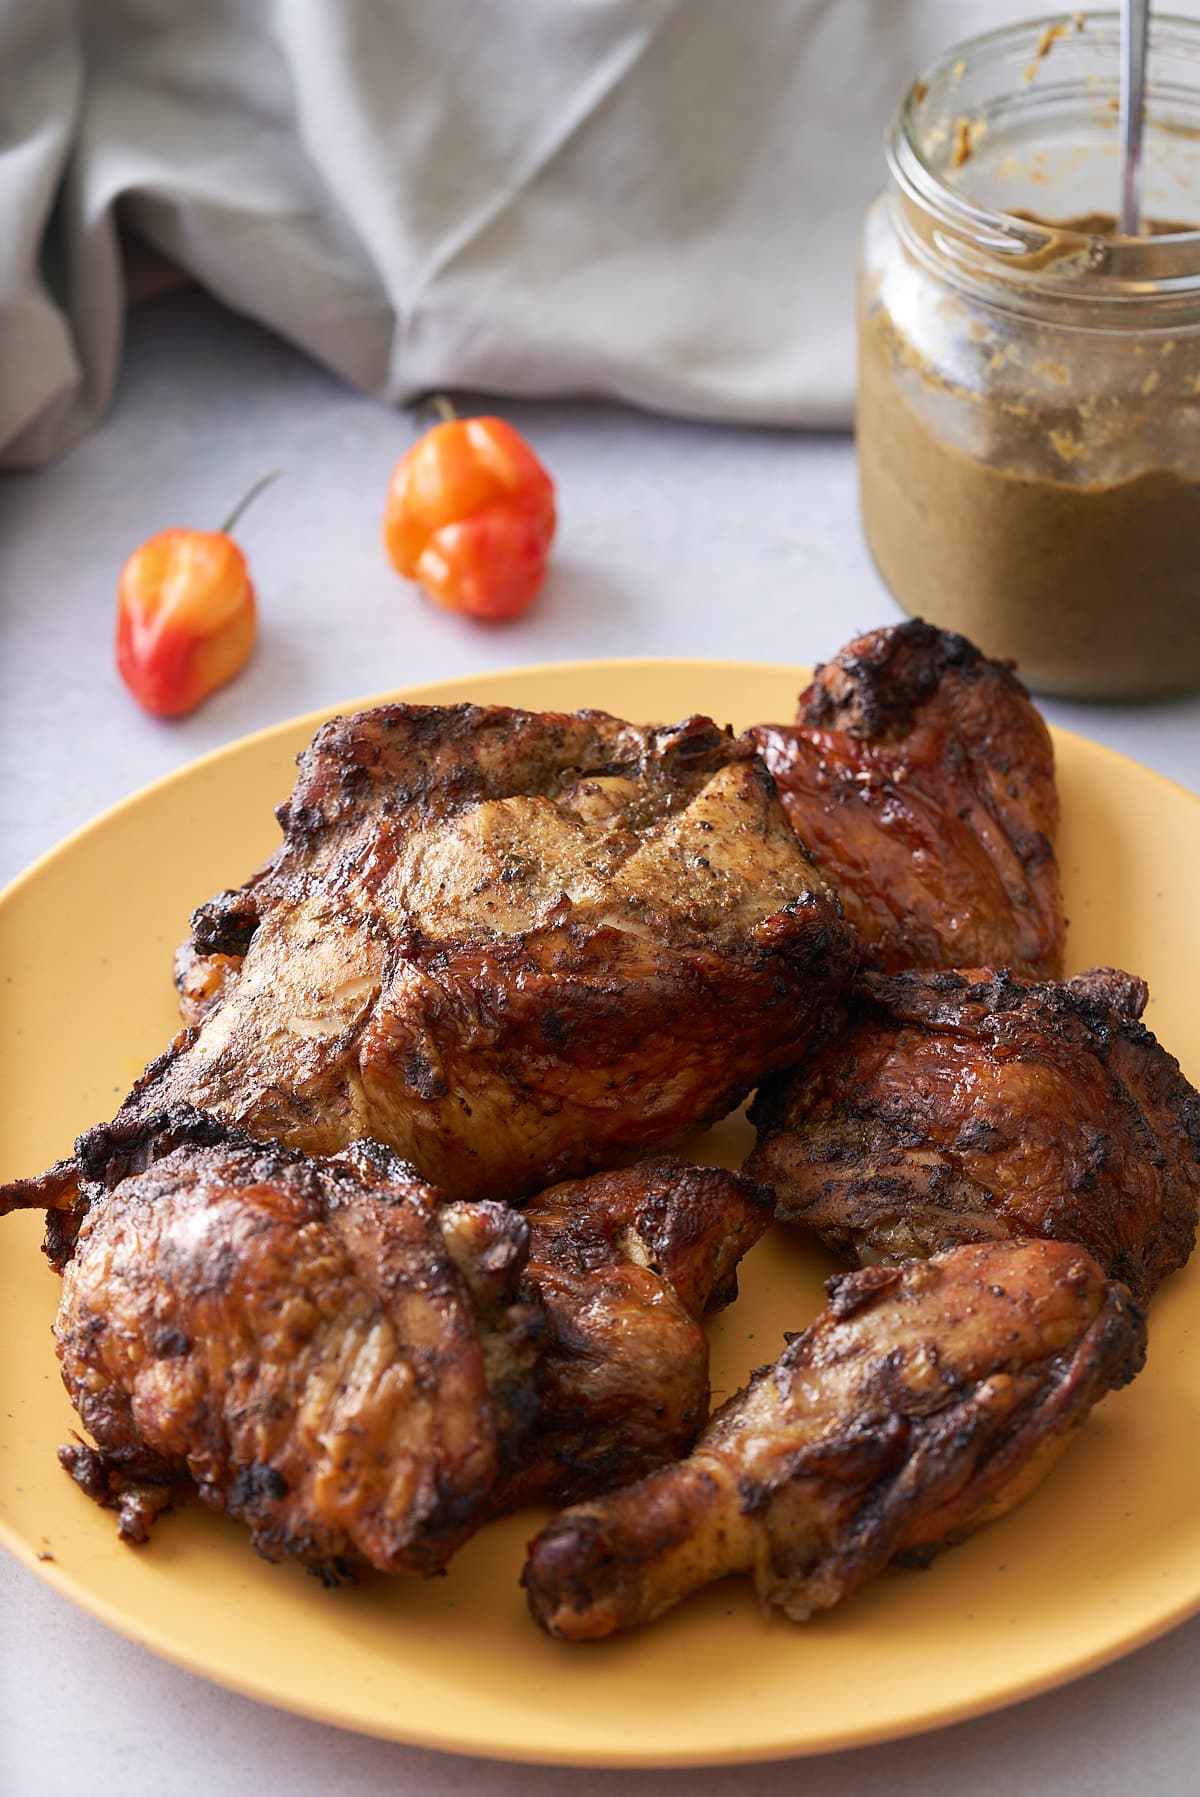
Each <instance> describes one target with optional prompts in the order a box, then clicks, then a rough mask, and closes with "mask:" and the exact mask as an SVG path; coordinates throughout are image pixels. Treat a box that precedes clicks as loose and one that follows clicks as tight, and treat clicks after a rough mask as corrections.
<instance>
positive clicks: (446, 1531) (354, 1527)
mask: <svg viewBox="0 0 1200 1797" xmlns="http://www.w3.org/2000/svg"><path fill="white" fill-rule="evenodd" d="M177 1115H178V1114H177ZM195 1132H196V1135H197V1137H198V1138H199V1140H198V1141H193V1142H190V1143H189V1142H188V1141H187V1140H186V1137H187V1134H188V1123H187V1119H186V1118H185V1119H184V1122H183V1124H182V1126H178V1127H176V1128H175V1129H174V1137H175V1140H176V1141H177V1142H178V1144H179V1145H177V1146H174V1147H170V1145H169V1142H167V1141H162V1140H160V1142H159V1144H158V1145H159V1146H160V1147H167V1148H168V1152H166V1153H165V1154H164V1155H163V1157H162V1158H161V1159H153V1158H151V1157H152V1154H153V1148H151V1149H150V1150H149V1151H148V1153H146V1154H145V1158H147V1159H148V1162H149V1164H147V1165H146V1166H145V1168H144V1170H142V1171H140V1172H132V1173H127V1174H126V1175H125V1177H123V1178H120V1177H117V1183H116V1184H115V1186H114V1187H113V1189H111V1190H105V1189H104V1188H103V1187H100V1186H96V1187H90V1188H88V1187H85V1191H84V1198H85V1200H89V1199H90V1201H91V1205H90V1210H89V1211H88V1214H87V1215H86V1216H85V1218H84V1220H83V1222H82V1225H81V1227H80V1228H79V1232H78V1239H77V1240H76V1242H75V1244H74V1249H73V1252H71V1251H68V1252H69V1258H68V1259H67V1261H66V1264H65V1266H64V1269H63V1290H62V1300H61V1304H60V1307H59V1313H58V1321H57V1324H56V1336H57V1341H58V1352H59V1358H60V1361H61V1366H62V1375H63V1380H64V1382H65V1384H66V1387H67V1390H68V1392H69V1393H70V1395H71V1398H72V1400H73V1402H74V1403H75V1405H76V1407H77V1409H78V1411H79V1415H80V1417H81V1419H82V1422H83V1424H84V1426H85V1428H86V1429H87V1430H88V1432H89V1433H90V1434H91V1436H92V1438H93V1440H94V1441H95V1443H96V1451H93V1450H91V1449H88V1448H82V1447H80V1448H73V1449H66V1450H64V1451H63V1454H62V1456H61V1457H62V1459H63V1461H64V1464H65V1465H66V1466H67V1467H68V1469H69V1470H71V1471H72V1472H73V1473H74V1475H75V1476H76V1478H77V1479H78V1480H79V1482H80V1483H81V1484H82V1485H83V1486H84V1488H85V1489H86V1490H88V1491H90V1492H91V1494H92V1495H93V1496H95V1497H97V1498H99V1499H100V1500H101V1501H107V1502H112V1503H114V1504H115V1505H116V1506H117V1508H118V1509H119V1510H120V1512H121V1522H122V1532H123V1533H124V1534H125V1535H126V1536H127V1537H129V1538H133V1539H140V1538H144V1533H145V1527H146V1524H147V1521H148V1519H149V1517H150V1515H152V1513H153V1511H154V1509H156V1508H162V1507H163V1503H164V1501H165V1498H166V1496H167V1495H169V1490H170V1486H171V1484H172V1482H176V1481H180V1480H187V1481H191V1482H193V1483H194V1484H195V1486H196V1488H197V1489H198V1491H199V1493H200V1496H201V1497H202V1498H204V1499H205V1500H206V1501H207V1502H208V1503H210V1504H213V1505H214V1506H215V1507H217V1508H218V1509H222V1510H225V1511H228V1512H229V1514H231V1515H233V1516H236V1517H239V1518H241V1519H242V1520H243V1521H244V1522H245V1523H246V1524H247V1525H248V1526H249V1528H250V1530H251V1532H252V1537H253V1541H254V1545H255V1547H256V1548H257V1549H258V1551H259V1552H260V1553H261V1554H263V1555H265V1556H266V1557H267V1558H268V1559H272V1560H282V1559H285V1558H292V1559H297V1560H300V1561H302V1562H304V1563H305V1564H307V1565H308V1566H309V1567H310V1568H311V1569H312V1570H313V1571H315V1572H317V1573H318V1574H320V1575H321V1576H322V1577H324V1578H325V1579H327V1580H332V1579H336V1578H338V1577H340V1576H343V1575H344V1574H345V1573H346V1572H347V1571H348V1570H349V1569H351V1568H353V1566H355V1565H356V1564H363V1563H366V1564H369V1565H372V1566H375V1567H378V1568H380V1569H381V1570H383V1571H387V1572H407V1571H418V1572H431V1571H436V1570H437V1569H438V1568H439V1567H441V1566H442V1565H444V1563H445V1562H446V1560H447V1559H448V1558H449V1556H450V1555H451V1553H452V1552H453V1551H454V1549H455V1548H456V1547H457V1546H458V1545H459V1544H460V1543H461V1541H462V1540H463V1539H464V1538H465V1537H466V1535H467V1534H469V1533H470V1532H471V1530H472V1529H473V1528H474V1527H475V1526H476V1525H477V1524H478V1523H479V1522H480V1521H482V1520H483V1518H484V1516H485V1515H486V1514H487V1512H488V1510H489V1508H490V1505H491V1502H492V1497H493V1492H494V1487H495V1483H496V1480H497V1477H498V1475H499V1473H500V1471H501V1467H502V1462H503V1459H504V1455H505V1452H506V1450H507V1449H508V1448H510V1447H512V1446H515V1440H511V1439H509V1438H510V1437H515V1436H516V1435H518V1434H519V1432H520V1430H521V1429H522V1428H523V1427H524V1426H525V1425H526V1424H527V1423H528V1421H529V1419H530V1418H531V1417H532V1414H533V1410H534V1404H535V1387H534V1381H533V1370H534V1360H535V1357H536V1351H537V1337H538V1334H539V1333H540V1329H541V1318H540V1314H539V1313H538V1312H537V1311H536V1310H534V1309H533V1308H531V1307H530V1306H529V1305H528V1304H527V1303H518V1302H517V1301H516V1294H517V1285H518V1280H519V1277H520V1273H521V1268H522V1264H523V1261H524V1258H525V1251H526V1237H527V1230H526V1226H525V1224H524V1222H523V1221H522V1220H521V1219H520V1217H519V1216H518V1215H517V1214H516V1213H515V1212H513V1211H510V1210H508V1209H506V1207H504V1206H503V1205H499V1204H495V1203H487V1204H475V1205H468V1204H459V1205H454V1206H449V1207H447V1208H445V1209H440V1208H439V1206H438V1204H437V1200H436V1195H435V1194H434V1193H432V1192H431V1191H430V1190H429V1188H428V1187H427V1186H425V1185H423V1184H421V1183H420V1182H419V1181H418V1180H417V1178H416V1175H415V1174H414V1173H413V1171H412V1169H411V1168H406V1167H404V1166H403V1164H402V1163H400V1162H399V1161H398V1160H397V1159H396V1157H395V1156H393V1155H391V1154H389V1153H388V1152H387V1151H386V1150H383V1149H380V1148H379V1147H377V1146H376V1145H375V1144H359V1145H356V1146H355V1147H354V1148H352V1149H349V1150H347V1151H346V1153H345V1154H343V1155H341V1156H339V1157H337V1158H336V1159H332V1160H326V1161H313V1160H307V1159H305V1158H303V1157H301V1156H299V1155H295V1154H287V1153H285V1152H281V1151H280V1150H279V1149H278V1148H275V1147H273V1146H263V1145H259V1144H256V1143H251V1142H249V1141H248V1140H247V1139H246V1138H244V1137H243V1138H241V1139H240V1140H239V1139H235V1138H230V1139H229V1140H226V1141H216V1142H212V1141H210V1142H207V1143H206V1142H205V1136H206V1134H207V1135H211V1123H210V1121H209V1120H207V1119H197V1120H196V1122H195ZM132 1152H133V1153H134V1154H137V1153H138V1152H139V1150H137V1149H134V1150H132ZM113 1171H114V1175H117V1176H119V1174H120V1172H121V1167H120V1165H119V1163H115V1164H114V1168H113ZM155 1494H157V1496H156V1495H155Z"/></svg>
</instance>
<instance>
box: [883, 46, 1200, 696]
mask: <svg viewBox="0 0 1200 1797" xmlns="http://www.w3.org/2000/svg"><path fill="white" fill-rule="evenodd" d="M1118 44H1119V30H1118V21H1117V17H1116V15H1115V14H1100V15H1084V14H1073V15H1071V16H1069V17H1067V18H1065V19H1060V20H1057V21H1049V22H1045V23H1040V24H1034V25H1024V26H1018V27H1012V28H1008V29H1005V30H1002V31H997V32H993V33H991V34H989V35H988V36H985V37H981V38H977V39H975V40H973V41H972V42H970V43H967V44H964V45H961V46H959V47H958V48H957V49H955V50H952V51H951V52H949V53H948V55H946V56H945V57H943V58H942V60H941V61H940V62H938V63H937V64H936V66H934V67H933V68H931V69H930V70H929V71H927V73H926V74H924V75H923V76H921V77H920V78H919V79H918V80H917V81H916V82H914V84H913V86H912V87H911V88H910V90H909V92H908V95H907V96H906V98H905V100H904V101H903V103H902V105H901V107H900V110H899V112H898V113H897V116H896V118H895V120H894V122H893V124H892V127H891V129H890V132H889V135H888V144H887V148H888V168H889V184H888V187H887V190H886V191H885V193H884V194H883V195H882V196H881V197H880V198H879V199H878V200H877V201H876V202H875V204H874V206H873V207H872V208H871V210H870V212H869V213H868V215H867V220H866V226H865V230H864V236H863V246H862V258H861V265H860V312H859V402H858V423H857V429H858V446H859V466H860V479H861V489H862V511H863V522H864V526H865V529H866V534H867V540H868V542H869V545H870V548H871V551H872V554H873V555H874V557H875V561H876V563H877V565H878V567H879V570H880V572H881V574H882V576H883V578H884V580H885V581H886V582H887V584H888V586H889V587H890V589H891V591H892V593H893V594H894V596H895V598H896V599H897V600H898V601H899V603H900V604H901V605H902V606H903V607H904V608H905V609H906V610H908V611H910V612H913V613H920V614H922V615H924V616H926V617H928V618H930V619H931V620H933V621H934V622H935V623H938V624H941V625H945V626H948V627H949V628H951V629H955V630H960V631H962V632H963V634H964V635H966V636H969V637H971V638H972V639H973V640H974V641H976V642H978V643H979V644H980V645H981V647H982V648H984V649H985V650H986V651H988V652H989V653H991V654H993V655H1001V656H1012V657H1013V658H1015V660H1016V661H1017V663H1018V665H1019V668H1020V670H1021V672H1022V674H1023V675H1024V677H1025V678H1026V679H1027V680H1028V681H1029V682H1030V683H1031V684H1032V685H1034V686H1036V687H1038V688H1040V689H1041V690H1042V691H1045V692H1053V693H1061V694H1066V695H1074V696H1077V697H1084V696H1092V697H1101V696H1111V697H1117V696H1129V697H1132V696H1136V695H1147V694H1153V693H1159V692H1167V691H1171V690H1179V689H1183V688H1186V687H1189V686H1194V685H1200V230H1197V229H1196V228H1194V227H1195V225H1196V223H1197V222H1198V221H1200V24H1197V23H1195V22H1192V21H1187V20H1180V19H1161V18H1159V19H1155V20H1154V22H1153V24H1152V27H1151V40H1150V55H1149V80H1148V86H1147V112H1146V139H1145V180H1144V198H1143V208H1144V214H1145V219H1146V223H1145V225H1144V226H1143V229H1142V232H1141V234H1139V236H1137V237H1122V236H1119V235H1118V234H1117V232H1116V229H1115V224H1114V220H1113V217H1112V213H1113V210H1114V208H1115V204H1116V196H1117V194H1118V190H1119V185H1120V159H1119V146H1118V132H1117V123H1118V111H1117V92H1118Z"/></svg>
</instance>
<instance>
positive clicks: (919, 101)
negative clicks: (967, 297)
mask: <svg viewBox="0 0 1200 1797" xmlns="http://www.w3.org/2000/svg"><path fill="white" fill-rule="evenodd" d="M1075 32H1077V33H1078V34H1079V36H1080V38H1082V37H1083V36H1084V35H1085V34H1086V38H1087V48H1088V50H1089V51H1090V50H1092V49H1096V50H1098V51H1100V52H1111V55H1112V67H1113V80H1114V86H1115V81H1116V75H1117V67H1118V64H1117V56H1118V50H1119V44H1120V14H1119V13H1117V12H1113V11H1105V12H1082V13H1079V12H1075V13H1058V14H1053V15H1049V16H1046V17H1042V18H1035V19H1028V20H1025V21H1023V22H1021V23H1019V24H1015V25H1003V26H1000V27H998V28H997V29H995V30H992V31H987V32H983V33H980V34H979V35H978V36H976V37H972V38H966V39H964V40H963V41H962V42H960V43H958V44H955V45H952V46H951V47H950V48H949V49H948V50H946V51H945V52H944V53H943V54H941V55H940V56H938V57H937V58H936V59H935V60H934V61H933V62H931V63H929V64H928V65H927V66H926V68H925V69H923V70H922V71H921V72H920V73H919V74H918V75H917V76H916V78H915V79H914V80H913V82H912V83H911V85H910V86H909V88H908V91H907V92H906V93H905V95H904V97H903V99H902V100H901V102H900V105H899V106H898V108H897V109H896V112H895V114H894V116H893V118H892V121H891V123H890V125H889V127H888V130H887V133H886V138H885V145H886V154H887V162H888V168H889V172H890V174H891V177H892V180H893V181H894V182H895V184H896V185H897V187H898V188H899V190H900V192H901V194H902V195H903V196H904V197H905V198H906V199H908V200H909V201H910V202H911V203H912V204H913V205H915V206H916V207H917V208H918V209H919V210H920V211H921V212H923V213H924V214H926V215H928V217H929V218H930V219H931V221H932V222H933V224H934V225H935V226H936V227H938V228H939V229H940V230H941V231H943V232H946V231H948V232H949V233H951V235H952V236H953V237H956V238H958V239H960V240H962V241H963V242H964V243H967V244H969V245H970V249H971V253H972V255H973V256H976V257H980V258H982V259H984V260H985V261H987V262H988V263H989V264H990V265H991V267H992V269H993V271H994V272H995V273H997V274H1000V275H1002V276H1005V277H1007V278H1009V279H1012V278H1013V277H1014V276H1015V277H1016V279H1017V281H1018V282H1019V283H1020V284H1022V285H1028V286H1030V287H1037V288H1040V289H1042V290H1043V291H1053V290H1059V291H1066V290H1067V288H1068V287H1070V288H1073V289H1075V290H1077V289H1078V285H1079V282H1078V276H1077V274H1076V275H1075V276H1074V277H1073V278H1072V277H1070V275H1069V274H1068V275H1067V277H1066V278H1064V264H1063V263H1061V262H1060V263H1057V264H1056V265H1055V266H1054V267H1052V268H1047V269H1037V268H1033V267H1018V266H1016V264H1017V263H1018V262H1019V261H1020V259H1023V258H1028V257H1030V255H1031V254H1033V253H1036V252H1037V251H1038V250H1040V249H1042V248H1044V247H1045V245H1046V243H1047V242H1048V240H1049V235H1050V232H1051V231H1052V233H1053V237H1054V239H1055V240H1056V242H1057V243H1058V244H1059V245H1060V246H1062V247H1063V248H1064V249H1067V250H1069V249H1070V248H1071V247H1072V246H1075V247H1077V248H1078V250H1079V252H1080V254H1081V256H1082V254H1083V253H1084V252H1085V251H1086V250H1087V247H1088V246H1089V244H1092V243H1094V242H1095V238H1094V236H1093V235H1092V234H1091V233H1088V232H1086V231H1079V230H1073V229H1072V228H1071V226H1070V224H1069V223H1061V224H1060V223H1058V222H1055V223H1054V224H1053V225H1052V226H1048V225H1042V224H1039V223H1038V221H1037V220H1035V219H1032V218H1029V217H1021V216H1020V215H1019V214H1017V213H1014V212H1006V211H1004V210H1002V209H1001V208H1000V207H997V206H993V205H989V204H987V203H986V202H985V201H983V200H980V199H978V198H972V197H970V196H969V195H968V194H966V193H965V192H963V190H962V189H961V188H960V187H959V186H957V185H956V184H954V183H953V182H952V181H950V180H948V179H946V177H945V175H944V173H943V172H942V170H941V169H940V168H939V167H938V165H937V162H936V161H935V159H934V158H933V157H932V156H931V155H930V154H929V153H928V151H927V150H926V148H925V147H924V146H923V143H922V136H923V132H922V125H923V122H924V121H923V119H922V112H923V108H924V107H925V104H926V100H927V98H928V97H929V96H931V95H936V94H939V93H942V92H945V91H949V90H950V89H952V87H953V84H954V82H955V81H956V80H957V79H958V77H959V76H960V75H961V73H962V72H963V71H964V70H965V69H968V68H969V69H971V70H972V71H975V70H979V69H986V68H987V67H989V66H995V65H1001V64H1004V63H1006V62H1009V63H1014V64H1015V63H1017V62H1019V61H1021V60H1024V62H1025V63H1026V64H1027V65H1028V68H1027V73H1026V76H1025V80H1026V82H1027V83H1028V85H1029V90H1030V93H1031V95H1032V94H1033V82H1032V79H1031V76H1032V71H1033V69H1034V67H1035V65H1036V64H1037V63H1039V62H1041V61H1042V60H1043V59H1045V58H1046V56H1047V52H1048V51H1050V50H1052V48H1053V45H1054V43H1055V41H1056V40H1057V39H1058V38H1061V37H1063V36H1065V35H1067V34H1068V33H1075ZM1165 54H1173V55H1175V56H1177V57H1181V58H1182V59H1183V60H1184V61H1185V62H1186V63H1188V64H1194V66H1195V85H1194V88H1193V87H1192V86H1191V84H1190V83H1189V85H1188V87H1187V90H1186V97H1187V99H1188V101H1189V103H1190V102H1191V101H1192V100H1193V99H1194V103H1195V107H1196V117H1197V135H1198V136H1200V19H1195V18H1184V17H1181V16H1180V15H1178V14H1159V13H1152V14H1151V18H1150V40H1149V56H1148V62H1147V67H1148V81H1147V95H1148V99H1153V97H1154V95H1155V92H1156V85H1157V84H1156V81H1155V59H1156V56H1162V55H1165ZM1078 88H1079V92H1080V93H1081V94H1083V93H1084V92H1085V91H1089V92H1090V93H1091V97H1092V98H1093V99H1094V90H1088V89H1085V85H1084V83H1083V82H1082V81H1080V82H1079V83H1078ZM1180 91H1181V90H1179V89H1177V88H1173V89H1172V92H1173V94H1174V96H1175V98H1176V99H1178V98H1179V95H1180ZM962 128H964V129H965V128H966V121H965V120H964V121H963V125H962ZM966 148H967V155H966V156H964V158H963V160H964V161H965V160H966V159H967V156H969V155H970V145H969V143H968V145H967V146H966ZM1105 243H1106V246H1107V249H1108V254H1107V256H1106V258H1105V266H1104V268H1103V269H1102V270H1099V271H1098V270H1096V269H1095V268H1094V267H1092V268H1089V271H1088V274H1089V287H1090V288H1091V290H1092V292H1093V294H1094V295H1095V296H1096V297H1105V296H1106V295H1107V296H1108V297H1112V298H1120V297H1123V296H1124V294H1125V292H1126V291H1128V292H1129V294H1130V297H1137V298H1139V299H1144V298H1145V297H1146V293H1147V282H1152V283H1153V284H1155V285H1165V286H1166V287H1167V288H1169V289H1171V288H1173V289H1175V290H1176V291H1179V290H1182V289H1192V288H1198V287H1200V224H1198V225H1197V226H1196V227H1195V228H1192V229H1187V230H1178V231H1158V232H1156V233H1155V234H1154V235H1153V236H1146V237H1136V238H1132V237H1119V236H1112V237H1106V238H1105ZM1006 265H1007V266H1006Z"/></svg>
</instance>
